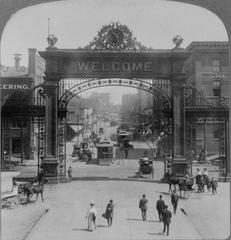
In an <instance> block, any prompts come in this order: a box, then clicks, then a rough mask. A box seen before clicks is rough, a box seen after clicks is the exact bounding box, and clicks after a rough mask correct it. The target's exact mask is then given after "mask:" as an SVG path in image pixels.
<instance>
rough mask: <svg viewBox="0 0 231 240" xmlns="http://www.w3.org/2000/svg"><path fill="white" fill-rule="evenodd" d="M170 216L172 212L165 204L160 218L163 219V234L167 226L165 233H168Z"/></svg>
mask: <svg viewBox="0 0 231 240" xmlns="http://www.w3.org/2000/svg"><path fill="white" fill-rule="evenodd" d="M171 217H172V214H171V212H170V211H169V210H168V206H167V205H165V207H164V210H163V213H162V219H163V223H164V230H163V234H165V231H166V228H167V235H169V226H170V223H171Z"/></svg>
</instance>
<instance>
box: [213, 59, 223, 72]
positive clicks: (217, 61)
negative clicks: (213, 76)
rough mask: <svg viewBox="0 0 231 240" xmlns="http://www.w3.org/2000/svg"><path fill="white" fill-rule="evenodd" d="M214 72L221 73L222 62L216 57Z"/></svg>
mask: <svg viewBox="0 0 231 240" xmlns="http://www.w3.org/2000/svg"><path fill="white" fill-rule="evenodd" d="M212 65H213V72H214V73H220V72H221V63H220V61H219V60H217V59H215V60H213V63H212Z"/></svg>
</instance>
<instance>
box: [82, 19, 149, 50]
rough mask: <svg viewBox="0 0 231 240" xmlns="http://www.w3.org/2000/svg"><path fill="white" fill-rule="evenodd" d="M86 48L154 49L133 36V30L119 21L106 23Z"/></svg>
mask: <svg viewBox="0 0 231 240" xmlns="http://www.w3.org/2000/svg"><path fill="white" fill-rule="evenodd" d="M84 49H88V50H116V51H122V50H134V51H136V50H141V51H144V50H152V48H147V47H145V46H144V45H142V44H141V43H140V42H138V41H137V39H136V38H135V37H134V36H133V33H132V31H131V30H130V29H129V28H128V26H126V25H122V24H120V23H118V22H112V23H111V24H108V25H104V26H103V27H102V28H101V29H100V30H99V31H98V33H97V36H96V37H94V38H93V40H92V41H91V42H90V43H89V44H88V45H87V46H86V47H84Z"/></svg>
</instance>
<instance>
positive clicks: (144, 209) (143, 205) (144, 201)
mask: <svg viewBox="0 0 231 240" xmlns="http://www.w3.org/2000/svg"><path fill="white" fill-rule="evenodd" d="M147 203H148V199H147V198H146V196H145V194H143V198H141V199H140V202H139V208H140V210H141V214H142V220H143V221H146V213H147V208H148V206H147Z"/></svg>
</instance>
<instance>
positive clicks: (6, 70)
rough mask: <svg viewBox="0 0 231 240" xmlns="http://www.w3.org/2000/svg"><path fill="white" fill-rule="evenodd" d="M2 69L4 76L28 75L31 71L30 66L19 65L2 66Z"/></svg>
mask: <svg viewBox="0 0 231 240" xmlns="http://www.w3.org/2000/svg"><path fill="white" fill-rule="evenodd" d="M0 70H1V76H2V77H14V76H22V75H27V74H28V73H29V71H28V68H27V67H24V66H19V67H8V66H1V68H0Z"/></svg>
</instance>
